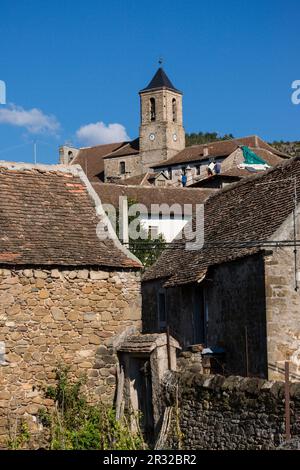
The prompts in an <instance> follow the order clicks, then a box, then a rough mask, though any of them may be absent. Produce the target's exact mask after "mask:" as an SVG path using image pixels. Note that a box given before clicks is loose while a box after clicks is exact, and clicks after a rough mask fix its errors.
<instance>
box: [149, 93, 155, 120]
mask: <svg viewBox="0 0 300 470" xmlns="http://www.w3.org/2000/svg"><path fill="white" fill-rule="evenodd" d="M155 119H156V110H155V99H154V98H150V121H155Z"/></svg>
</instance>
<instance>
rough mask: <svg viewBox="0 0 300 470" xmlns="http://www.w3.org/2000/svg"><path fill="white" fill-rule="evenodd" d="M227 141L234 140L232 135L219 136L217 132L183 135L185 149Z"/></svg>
mask: <svg viewBox="0 0 300 470" xmlns="http://www.w3.org/2000/svg"><path fill="white" fill-rule="evenodd" d="M229 139H234V137H233V135H232V134H224V135H220V134H218V133H217V132H192V133H191V134H185V144H186V146H187V147H189V146H191V145H199V144H207V143H209V142H216V141H218V140H229Z"/></svg>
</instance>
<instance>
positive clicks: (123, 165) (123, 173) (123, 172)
mask: <svg viewBox="0 0 300 470" xmlns="http://www.w3.org/2000/svg"><path fill="white" fill-rule="evenodd" d="M125 172H126V167H125V162H120V175H125Z"/></svg>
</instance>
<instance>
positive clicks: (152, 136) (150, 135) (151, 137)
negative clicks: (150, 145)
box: [149, 132, 155, 140]
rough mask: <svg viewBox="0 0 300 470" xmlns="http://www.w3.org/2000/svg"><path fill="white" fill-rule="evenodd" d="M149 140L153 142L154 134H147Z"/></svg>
mask: <svg viewBox="0 0 300 470" xmlns="http://www.w3.org/2000/svg"><path fill="white" fill-rule="evenodd" d="M149 139H150V140H155V134H153V132H152V133H151V134H149Z"/></svg>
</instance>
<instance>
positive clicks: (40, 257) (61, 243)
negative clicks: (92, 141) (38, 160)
mask: <svg viewBox="0 0 300 470" xmlns="http://www.w3.org/2000/svg"><path fill="white" fill-rule="evenodd" d="M0 195H1V197H0V227H1V234H0V342H1V343H0V344H1V351H0V352H1V356H0V359H1V365H0V443H1V446H2V447H3V446H4V447H5V445H6V439H7V437H8V434H9V432H10V429H11V426H15V423H16V422H17V419H20V418H24V419H26V420H27V421H28V422H29V424H30V427H31V428H32V433H33V435H34V433H35V432H38V427H35V425H36V415H37V413H38V410H39V408H41V407H43V406H48V405H50V404H51V403H50V402H49V400H46V399H45V397H44V392H43V388H44V387H45V386H47V385H49V384H53V382H54V378H55V372H54V369H55V367H56V366H57V365H58V364H59V363H60V364H62V365H67V366H70V370H71V373H72V375H73V377H81V376H82V375H83V374H84V375H85V376H86V377H87V382H86V387H87V391H88V393H89V396H90V399H91V400H93V399H98V400H99V399H100V398H101V399H102V400H107V401H111V400H112V398H113V396H114V394H115V383H116V372H117V370H118V357H117V349H118V346H119V344H121V343H122V341H124V340H125V339H126V338H127V336H128V335H132V334H137V333H138V331H139V330H140V325H141V289H140V268H141V265H140V263H139V261H138V260H137V259H136V258H135V257H134V256H133V255H132V254H131V253H130V252H129V251H128V250H126V249H125V248H124V247H123V246H122V245H121V244H120V242H119V241H118V240H117V239H116V237H115V234H114V232H113V231H112V228H111V225H110V223H109V221H108V219H107V217H106V215H105V213H104V211H103V208H102V205H101V202H100V199H99V197H98V196H97V194H96V192H95V191H94V190H93V188H92V186H91V184H90V183H89V181H88V179H87V177H86V175H85V173H84V172H83V171H82V169H81V168H80V167H79V166H68V167H63V166H60V165H58V166H43V165H38V166H33V165H28V164H21V163H20V164H15V163H7V162H1V163H0Z"/></svg>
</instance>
